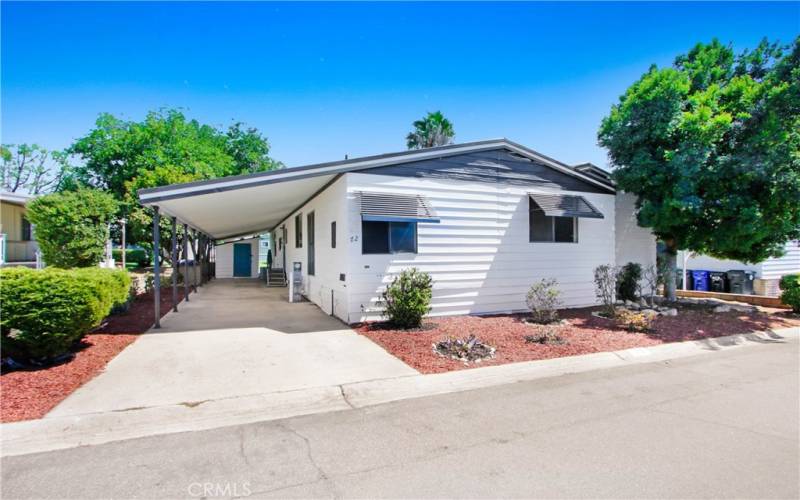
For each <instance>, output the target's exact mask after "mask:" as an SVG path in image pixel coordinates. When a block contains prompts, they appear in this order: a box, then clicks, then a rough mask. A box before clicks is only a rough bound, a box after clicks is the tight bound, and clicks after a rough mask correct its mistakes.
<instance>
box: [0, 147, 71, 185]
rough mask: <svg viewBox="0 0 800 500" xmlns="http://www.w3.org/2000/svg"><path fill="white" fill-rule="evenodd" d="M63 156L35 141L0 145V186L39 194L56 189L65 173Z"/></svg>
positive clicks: (63, 154)
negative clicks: (32, 142) (33, 142)
mask: <svg viewBox="0 0 800 500" xmlns="http://www.w3.org/2000/svg"><path fill="white" fill-rule="evenodd" d="M66 158H67V155H66V154H65V153H64V152H62V151H48V150H47V149H45V148H43V147H41V146H39V145H38V144H3V145H2V146H0V189H2V190H3V191H8V192H11V193H15V192H25V193H28V194H42V193H48V192H51V191H55V190H57V189H58V188H59V187H60V186H61V184H62V179H63V177H64V175H65V174H66V173H67V162H66Z"/></svg>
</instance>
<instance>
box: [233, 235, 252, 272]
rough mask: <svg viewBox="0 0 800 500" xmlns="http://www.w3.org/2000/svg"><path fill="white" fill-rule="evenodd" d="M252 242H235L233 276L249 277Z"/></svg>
mask: <svg viewBox="0 0 800 500" xmlns="http://www.w3.org/2000/svg"><path fill="white" fill-rule="evenodd" d="M251 258H252V256H251V255H250V243H234V244H233V277H234V278H249V277H250V265H251V261H250V259H251Z"/></svg>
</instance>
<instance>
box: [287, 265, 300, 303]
mask: <svg viewBox="0 0 800 500" xmlns="http://www.w3.org/2000/svg"><path fill="white" fill-rule="evenodd" d="M302 292H303V263H302V262H292V276H291V278H290V279H289V302H300V301H302V300H303V296H302Z"/></svg>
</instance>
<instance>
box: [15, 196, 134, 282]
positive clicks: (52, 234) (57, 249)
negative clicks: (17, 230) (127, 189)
mask: <svg viewBox="0 0 800 500" xmlns="http://www.w3.org/2000/svg"><path fill="white" fill-rule="evenodd" d="M118 208H119V205H118V203H117V201H116V200H115V199H114V197H113V196H111V195H110V194H108V193H106V192H104V191H101V190H99V189H90V188H80V189H77V190H75V191H64V192H62V193H52V194H48V195H44V196H40V197H38V198H35V199H33V200H32V201H31V202H30V203H29V204H28V206H27V212H26V216H27V218H28V220H30V221H31V223H33V224H34V225H36V240H37V241H38V242H39V248H41V250H42V256H43V257H44V261H45V263H46V264H47V265H49V266H55V267H62V268H70V267H91V266H96V265H97V264H98V263H99V262H100V260H102V258H103V254H104V252H105V244H106V241H107V240H108V234H109V226H110V225H111V223H113V222H114V218H115V216H116V213H117V210H118Z"/></svg>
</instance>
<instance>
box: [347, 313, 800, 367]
mask: <svg viewBox="0 0 800 500" xmlns="http://www.w3.org/2000/svg"><path fill="white" fill-rule="evenodd" d="M596 310H597V308H585V309H567V310H562V311H560V317H561V318H563V319H564V320H566V321H564V322H563V324H561V325H559V326H541V325H535V324H531V323H528V322H527V321H526V319H527V316H526V315H522V314H519V315H499V316H483V317H480V316H455V317H445V318H430V319H427V320H426V322H425V324H424V325H423V328H421V329H417V330H413V331H405V330H398V329H393V328H392V327H391V326H389V325H387V324H385V323H365V324H362V325H359V326H358V327H357V331H358V332H359V333H360V334H361V335H364V336H366V337H368V338H369V339H371V340H372V341H374V342H375V343H377V344H378V345H380V346H382V347H383V348H384V349H386V350H387V351H388V352H389V353H391V354H393V355H394V356H396V357H398V358H399V359H401V360H402V361H403V362H405V363H406V364H408V365H409V366H411V367H413V368H415V369H417V370H419V371H420V372H422V373H441V372H446V371H451V370H461V369H465V368H474V367H480V366H491V365H498V364H505V363H515V362H519V361H532V360H537V359H550V358H558V357H563V356H575V355H579V354H589V353H593V352H604V351H616V350H620V349H628V348H631V347H644V346H651V345H658V344H664V343H668V342H681V341H685V340H698V339H704V338H709V337H720V336H725V335H732V334H737V333H749V332H752V331H759V330H764V329H766V328H784V327H788V326H798V325H800V318H798V317H796V316H793V315H791V314H790V313H788V312H786V311H783V310H769V309H763V308H762V309H761V310H760V311H758V312H755V313H745V312H741V311H735V310H731V311H728V312H717V313H714V312H712V310H709V309H702V308H699V307H691V306H684V307H681V308H680V311H679V314H678V315H677V316H658V317H657V318H655V320H654V322H653V328H652V331H650V332H647V333H639V332H629V331H628V330H626V329H624V328H621V327H618V326H616V324H615V322H614V321H612V320H608V319H605V318H600V317H597V316H594V315H592V312H593V311H596ZM548 329H553V330H555V331H556V332H557V334H558V336H559V337H560V338H561V339H563V340H564V341H565V342H564V343H539V342H530V341H526V338H525V337H526V336H528V337H530V336H531V335H534V336H535V335H539V334H543V333H544V332H546V331H547V330H548ZM469 335H475V336H476V337H477V338H478V339H480V341H482V342H484V343H486V344H488V345H490V346H492V347H494V348H495V349H496V351H495V352H494V356H493V357H492V358H491V359H486V360H483V361H482V362H481V363H478V364H476V363H464V362H463V361H459V360H454V359H451V358H448V357H442V356H439V355H437V354H435V353H434V352H433V349H432V346H433V344H435V343H437V342H440V341H441V340H443V339H444V338H446V337H448V336H453V337H457V338H464V337H466V336H469Z"/></svg>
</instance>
